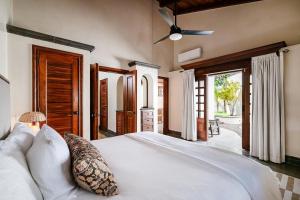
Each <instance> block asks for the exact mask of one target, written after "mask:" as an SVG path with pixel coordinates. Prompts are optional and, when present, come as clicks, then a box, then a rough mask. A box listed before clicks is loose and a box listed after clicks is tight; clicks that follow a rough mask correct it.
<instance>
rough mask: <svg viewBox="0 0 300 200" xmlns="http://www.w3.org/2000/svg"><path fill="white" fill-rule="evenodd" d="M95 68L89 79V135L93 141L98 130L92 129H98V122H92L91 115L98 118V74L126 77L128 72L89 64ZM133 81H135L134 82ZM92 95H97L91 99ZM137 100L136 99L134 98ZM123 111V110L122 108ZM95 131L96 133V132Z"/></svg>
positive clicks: (96, 136) (96, 137)
mask: <svg viewBox="0 0 300 200" xmlns="http://www.w3.org/2000/svg"><path fill="white" fill-rule="evenodd" d="M92 68H95V69H96V70H95V71H96V72H97V73H92V71H91V77H90V79H91V80H93V81H91V82H90V88H91V95H90V96H91V99H90V102H91V104H90V112H91V113H90V119H91V121H90V123H91V130H90V135H91V138H93V139H98V129H96V128H93V129H92V126H94V127H97V128H99V120H98V119H97V120H93V115H97V118H98V117H99V106H98V104H99V98H98V95H99V72H110V73H117V74H122V75H126V74H127V73H129V72H130V71H129V70H126V69H120V68H114V67H106V66H100V65H99V64H98V63H94V64H91V69H92ZM135 79H136V80H137V77H135ZM136 80H135V81H136ZM94 94H97V95H96V97H95V98H93V96H94ZM136 98H137V97H136ZM95 99H96V100H97V103H92V102H93V101H94V100H95ZM123 110H124V108H123ZM96 130H97V131H96Z"/></svg>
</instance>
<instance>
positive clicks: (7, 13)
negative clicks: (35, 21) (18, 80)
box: [0, 0, 12, 78]
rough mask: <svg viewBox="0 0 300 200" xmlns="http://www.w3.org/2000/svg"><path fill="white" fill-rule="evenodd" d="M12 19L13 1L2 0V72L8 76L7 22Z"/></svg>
mask: <svg viewBox="0 0 300 200" xmlns="http://www.w3.org/2000/svg"><path fill="white" fill-rule="evenodd" d="M11 20H12V1H11V0H0V74H1V75H3V76H4V77H6V78H8V66H7V32H6V24H7V23H9V22H10V21H11Z"/></svg>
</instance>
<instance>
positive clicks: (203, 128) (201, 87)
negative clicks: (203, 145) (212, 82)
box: [195, 76, 207, 141]
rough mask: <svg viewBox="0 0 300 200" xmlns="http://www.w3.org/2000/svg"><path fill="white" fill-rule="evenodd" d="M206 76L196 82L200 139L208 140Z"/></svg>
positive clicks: (198, 133) (198, 134)
mask: <svg viewBox="0 0 300 200" xmlns="http://www.w3.org/2000/svg"><path fill="white" fill-rule="evenodd" d="M206 79H207V78H206V76H203V77H201V78H200V79H199V80H198V81H197V82H196V90H195V91H197V92H196V103H197V108H196V109H197V136H198V139H200V140H203V141H207V119H206V81H207V80H206Z"/></svg>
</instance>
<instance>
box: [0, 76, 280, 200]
mask: <svg viewBox="0 0 300 200" xmlns="http://www.w3.org/2000/svg"><path fill="white" fill-rule="evenodd" d="M7 88H8V89H7ZM0 90H1V91H0V94H1V99H2V97H4V96H7V97H9V83H8V82H6V81H3V80H0ZM8 99H9V98H8ZM0 103H1V104H3V105H0V107H1V106H2V107H1V112H0V115H2V116H1V117H0V119H1V120H2V121H1V124H0V126H1V127H0V130H1V132H0V136H4V135H5V134H7V132H8V127H9V120H8V119H9V117H8V116H9V114H8V113H3V112H2V109H4V107H5V106H4V104H5V105H6V107H7V103H9V102H7V100H6V101H4V100H1V102H0ZM5 118H7V119H5ZM2 122H3V123H2ZM92 144H94V145H95V146H96V147H97V149H99V151H100V152H101V154H102V156H103V157H104V158H105V160H106V161H107V163H108V164H109V166H110V168H111V170H112V172H113V173H114V176H115V179H116V181H117V183H118V187H119V191H120V193H119V195H116V196H112V197H102V196H99V195H95V194H92V193H90V192H87V191H85V190H83V189H80V188H77V189H76V190H75V191H74V192H73V193H72V195H70V196H69V199H72V200H96V199H97V200H101V199H106V200H160V199H162V200H177V199H178V200H179V199H180V200H183V199H184V200H186V199H188V200H194V199H195V200H196V199H197V200H198V199H202V200H214V199H218V200H219V199H222V200H235V199H236V200H248V199H249V200H250V199H253V200H254V199H255V200H269V199H270V200H277V199H278V200H279V199H281V195H280V191H279V183H278V180H277V179H276V177H275V175H274V174H273V173H272V171H271V170H270V169H269V168H268V167H265V166H263V165H261V164H259V163H257V162H255V161H253V160H251V159H248V158H246V157H243V156H241V155H238V154H234V153H230V152H226V151H222V150H219V149H215V148H212V147H208V146H204V145H201V144H199V143H193V142H188V141H185V140H181V139H177V138H173V137H169V136H165V135H161V134H158V133H152V132H140V133H133V134H126V135H122V136H117V137H113V138H106V139H102V140H95V141H92ZM0 174H1V168H0ZM0 183H1V181H0ZM2 184H4V183H2ZM1 187H2V186H1V185H0V188H1ZM0 198H1V194H0Z"/></svg>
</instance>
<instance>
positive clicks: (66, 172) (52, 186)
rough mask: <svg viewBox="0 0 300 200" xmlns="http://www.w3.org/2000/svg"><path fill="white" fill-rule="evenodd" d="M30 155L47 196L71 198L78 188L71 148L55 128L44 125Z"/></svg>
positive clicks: (31, 165)
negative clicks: (72, 169)
mask: <svg viewBox="0 0 300 200" xmlns="http://www.w3.org/2000/svg"><path fill="white" fill-rule="evenodd" d="M26 157H27V162H28V166H29V169H30V171H31V174H32V176H33V178H34V180H35V181H36V183H37V185H38V186H39V188H40V190H41V192H42V194H43V197H44V199H45V200H54V199H55V200H58V199H61V200H63V199H68V198H69V197H70V196H71V195H72V194H73V192H75V190H76V184H75V182H74V181H73V178H72V174H71V158H70V152H69V148H68V145H67V143H66V142H65V140H64V139H63V138H62V137H61V136H60V135H59V134H58V133H57V132H56V131H55V130H54V129H52V128H50V127H49V126H47V125H44V126H43V127H42V129H41V130H40V131H39V133H38V134H37V136H36V137H35V139H34V142H33V145H32V147H31V148H30V149H29V150H28V152H27V155H26Z"/></svg>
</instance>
